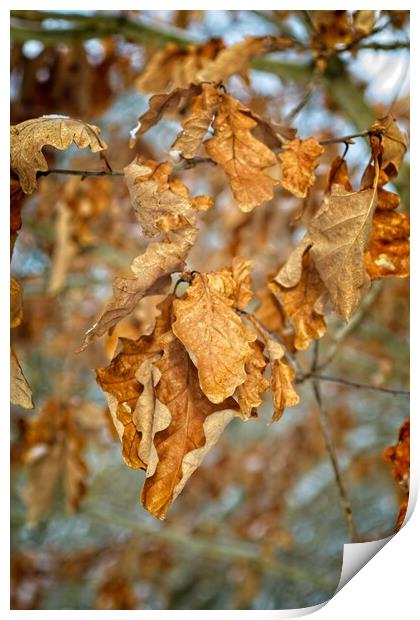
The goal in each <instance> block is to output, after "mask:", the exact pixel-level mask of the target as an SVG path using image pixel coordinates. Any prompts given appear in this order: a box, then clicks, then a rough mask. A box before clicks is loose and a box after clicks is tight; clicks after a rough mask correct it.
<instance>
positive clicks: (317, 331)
mask: <svg viewBox="0 0 420 620" xmlns="http://www.w3.org/2000/svg"><path fill="white" fill-rule="evenodd" d="M281 273H282V270H281V271H280V274H281ZM292 281H293V280H292ZM282 282H283V279H281V278H279V274H278V275H277V276H276V278H275V280H274V281H273V282H270V283H269V289H270V290H271V292H272V293H273V295H275V297H276V298H277V299H278V301H279V303H280V304H281V305H282V308H283V310H284V312H285V314H286V316H287V317H288V318H289V320H290V321H291V322H292V324H293V327H294V330H295V337H294V344H295V347H296V349H298V351H303V350H304V349H307V348H308V346H309V345H310V343H311V341H312V340H316V339H318V338H322V336H323V335H324V334H325V331H326V328H327V325H326V323H325V319H324V314H323V298H324V296H325V293H326V289H325V285H324V283H323V281H322V280H321V278H320V276H319V274H318V272H317V270H316V268H315V266H314V264H313V260H312V258H311V256H310V253H306V254H305V255H304V256H303V259H302V266H301V278H300V280H299V281H298V283H297V284H295V285H294V286H288V287H286V286H283V284H282Z"/></svg>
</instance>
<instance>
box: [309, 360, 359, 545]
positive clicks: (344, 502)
mask: <svg viewBox="0 0 420 620" xmlns="http://www.w3.org/2000/svg"><path fill="white" fill-rule="evenodd" d="M314 365H315V366H316V358H315V360H314ZM312 388H313V391H314V395H315V400H316V402H317V405H318V408H319V417H320V422H321V430H322V434H323V436H324V441H325V447H326V449H327V452H328V456H329V459H330V462H331V465H332V468H333V470H334V476H335V482H336V485H337V488H338V493H339V496H340V503H341V507H342V510H343V512H344V515H345V518H346V523H347V531H348V535H349V538H350V541H351V542H353V543H354V542H357V534H356V529H355V527H354V522H353V510H352V507H351V504H350V500H349V497H348V495H347V490H346V487H345V485H344V481H343V478H342V475H341V471H340V467H339V464H338V459H337V455H336V452H335V448H334V442H333V439H332V435H331V429H330V425H329V421H328V414H327V411H326V409H325V408H324V405H323V402H322V397H321V391H320V389H319V382H318V379H317V378H314V379H312Z"/></svg>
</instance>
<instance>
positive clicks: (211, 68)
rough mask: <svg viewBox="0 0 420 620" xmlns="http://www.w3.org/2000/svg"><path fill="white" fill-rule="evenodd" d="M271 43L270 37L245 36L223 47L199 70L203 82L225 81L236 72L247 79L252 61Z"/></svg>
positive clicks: (198, 75)
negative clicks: (237, 41)
mask: <svg viewBox="0 0 420 620" xmlns="http://www.w3.org/2000/svg"><path fill="white" fill-rule="evenodd" d="M269 45H270V39H269V37H245V39H244V40H243V41H240V42H239V43H235V44H234V45H232V46H230V47H227V48H225V49H222V50H221V51H219V53H218V54H217V56H216V58H215V59H214V60H213V61H211V62H208V63H207V64H206V65H205V66H204V68H203V69H202V70H201V71H199V72H198V74H197V78H198V79H199V80H200V81H202V82H216V83H217V82H225V81H226V80H227V79H228V78H229V77H230V76H231V75H234V74H235V73H237V74H239V75H243V76H244V77H245V79H247V70H248V66H249V63H250V61H251V60H252V59H253V58H255V57H257V56H259V55H260V54H262V53H263V52H264V51H265V50H267V49H268V47H269Z"/></svg>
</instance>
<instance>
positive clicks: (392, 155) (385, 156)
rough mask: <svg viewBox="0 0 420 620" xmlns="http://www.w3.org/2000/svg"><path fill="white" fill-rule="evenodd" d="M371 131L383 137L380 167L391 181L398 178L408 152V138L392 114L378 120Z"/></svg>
mask: <svg viewBox="0 0 420 620" xmlns="http://www.w3.org/2000/svg"><path fill="white" fill-rule="evenodd" d="M370 131H372V132H377V133H379V134H380V135H381V143H380V152H381V157H380V167H381V170H383V171H384V172H385V174H386V175H387V176H388V178H389V179H392V178H393V177H396V176H397V174H398V171H399V169H400V166H401V163H402V160H403V158H404V155H405V152H406V150H407V136H406V134H404V133H403V132H402V131H401V130H400V128H399V127H398V125H397V123H396V122H395V119H394V117H393V116H392V114H387V115H386V116H384V117H383V118H378V119H377V120H376V121H375V122H374V123H373V125H372V127H371V128H370Z"/></svg>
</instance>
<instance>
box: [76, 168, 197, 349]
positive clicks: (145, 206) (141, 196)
mask: <svg viewBox="0 0 420 620" xmlns="http://www.w3.org/2000/svg"><path fill="white" fill-rule="evenodd" d="M138 161H139V160H137V162H138ZM139 170H140V173H141V175H140V176H137V173H138V172H139ZM170 170H171V168H170V165H169V164H161V165H157V164H155V163H154V162H151V161H147V162H146V163H145V164H144V163H143V162H141V160H140V164H139V166H137V163H136V162H135V163H133V164H130V166H127V168H126V169H125V173H126V176H127V182H128V185H129V190H130V196H131V199H132V201H133V203H134V208H135V210H136V212H137V216H138V218H139V220H140V222H141V224H142V226H144V229H145V232H146V233H147V234H148V235H154V234H156V232H158V231H159V229H160V230H162V231H164V232H165V233H166V234H165V238H164V239H163V240H162V241H159V242H156V243H150V244H149V245H148V246H147V248H146V250H145V252H144V253H143V254H141V255H140V256H137V257H136V258H135V259H134V260H133V262H132V263H131V270H132V272H133V274H134V278H115V280H114V283H113V297H112V299H111V300H110V301H109V302H108V303H107V305H106V306H105V309H104V311H103V313H102V315H101V316H100V318H99V319H98V321H97V322H96V323H95V325H94V326H93V327H92V328H91V329H90V330H88V332H87V333H86V336H85V339H84V343H83V345H82V350H83V349H84V348H85V347H86V346H87V345H88V344H89V342H90V341H91V340H92V338H94V337H96V336H102V335H103V334H105V333H106V332H107V331H108V330H109V329H111V328H112V327H114V325H116V324H117V323H118V322H119V321H121V319H123V318H124V317H126V316H128V315H129V314H130V313H131V312H132V311H133V310H134V309H135V307H136V305H137V304H138V302H139V301H140V300H141V299H142V298H143V297H145V296H146V295H157V294H160V293H164V292H165V291H167V288H168V286H169V284H170V276H171V274H173V273H175V272H181V271H183V269H184V266H185V260H186V258H187V255H188V253H189V251H190V249H191V248H192V246H193V245H194V243H195V240H196V238H197V234H198V230H197V229H196V228H195V226H194V225H193V224H194V221H195V216H194V210H195V208H196V202H194V200H193V199H192V198H191V197H190V195H189V192H188V190H187V188H186V187H185V186H184V185H183V184H182V183H181V182H180V181H178V180H176V179H174V180H171V181H168V175H169V172H170ZM143 173H144V176H143Z"/></svg>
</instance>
